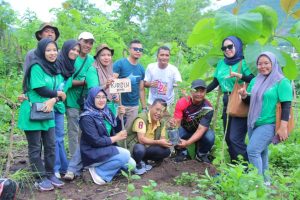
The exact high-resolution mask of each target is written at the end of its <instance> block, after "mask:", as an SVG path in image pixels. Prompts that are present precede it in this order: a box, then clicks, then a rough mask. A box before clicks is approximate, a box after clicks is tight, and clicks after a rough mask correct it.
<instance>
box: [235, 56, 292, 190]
mask: <svg viewBox="0 0 300 200" xmlns="http://www.w3.org/2000/svg"><path fill="white" fill-rule="evenodd" d="M256 64H257V69H258V72H259V73H258V75H257V76H256V78H254V79H253V80H252V81H251V83H250V85H249V87H248V88H247V91H248V92H250V94H251V98H249V97H248V98H247V94H249V93H247V92H246V90H245V88H242V89H240V90H239V93H240V94H241V97H242V99H248V100H250V109H249V114H248V134H249V144H248V147H247V153H248V157H249V162H250V163H252V164H253V165H254V166H255V167H256V168H257V169H258V173H259V174H261V175H264V179H265V183H266V185H270V182H269V178H268V176H267V175H266V174H265V172H266V170H267V169H268V146H269V144H270V143H271V142H272V139H273V137H274V135H275V122H276V104H277V103H278V102H281V107H282V114H281V122H280V127H279V129H278V130H277V131H276V132H277V134H278V136H279V139H280V141H283V140H286V139H287V137H288V132H287V123H288V119H289V114H290V107H291V101H292V98H293V94H292V86H291V83H290V81H289V80H288V79H287V78H285V77H284V75H283V74H282V70H281V68H280V66H279V64H278V61H277V59H276V57H275V55H274V54H273V53H271V52H263V53H261V54H260V55H259V56H258V58H257V61H256Z"/></svg>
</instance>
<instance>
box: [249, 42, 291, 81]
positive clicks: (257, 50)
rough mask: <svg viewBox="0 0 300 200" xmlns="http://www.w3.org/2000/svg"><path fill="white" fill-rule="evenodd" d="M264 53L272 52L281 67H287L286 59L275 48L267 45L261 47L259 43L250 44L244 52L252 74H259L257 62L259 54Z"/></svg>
mask: <svg viewBox="0 0 300 200" xmlns="http://www.w3.org/2000/svg"><path fill="white" fill-rule="evenodd" d="M264 51H270V52H272V53H274V54H275V55H276V58H277V60H278V62H279V64H280V66H285V65H286V62H285V59H284V57H283V56H282V55H281V53H280V51H279V50H277V49H276V48H275V47H274V46H272V45H270V44H267V45H265V46H261V45H260V44H259V43H258V42H255V43H252V44H248V45H247V46H246V48H245V51H244V56H245V60H246V62H247V66H248V67H249V68H250V70H251V72H252V74H254V75H256V74H257V67H256V60H257V57H258V56H259V54H261V53H262V52H264Z"/></svg>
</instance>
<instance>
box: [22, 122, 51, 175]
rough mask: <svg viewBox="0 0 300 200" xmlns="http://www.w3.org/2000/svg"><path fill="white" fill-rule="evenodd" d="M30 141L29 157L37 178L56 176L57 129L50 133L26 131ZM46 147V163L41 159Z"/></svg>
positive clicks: (49, 131)
mask: <svg viewBox="0 0 300 200" xmlns="http://www.w3.org/2000/svg"><path fill="white" fill-rule="evenodd" d="M25 134H26V138H27V141H28V156H29V162H30V166H31V169H32V171H33V172H34V173H36V177H45V176H51V175H53V174H54V162H55V129H54V127H53V128H50V129H49V130H48V131H25ZM41 145H43V146H44V163H43V161H42V158H41V153H42V148H41Z"/></svg>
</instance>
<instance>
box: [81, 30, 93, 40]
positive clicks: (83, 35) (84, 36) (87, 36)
mask: <svg viewBox="0 0 300 200" xmlns="http://www.w3.org/2000/svg"><path fill="white" fill-rule="evenodd" d="M80 39H84V40H94V41H95V38H94V36H93V34H91V33H90V32H82V33H80V35H79V36H78V40H80Z"/></svg>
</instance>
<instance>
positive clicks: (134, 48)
mask: <svg viewBox="0 0 300 200" xmlns="http://www.w3.org/2000/svg"><path fill="white" fill-rule="evenodd" d="M131 48H132V49H133V50H134V51H139V52H143V51H144V49H143V48H138V47H131Z"/></svg>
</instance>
